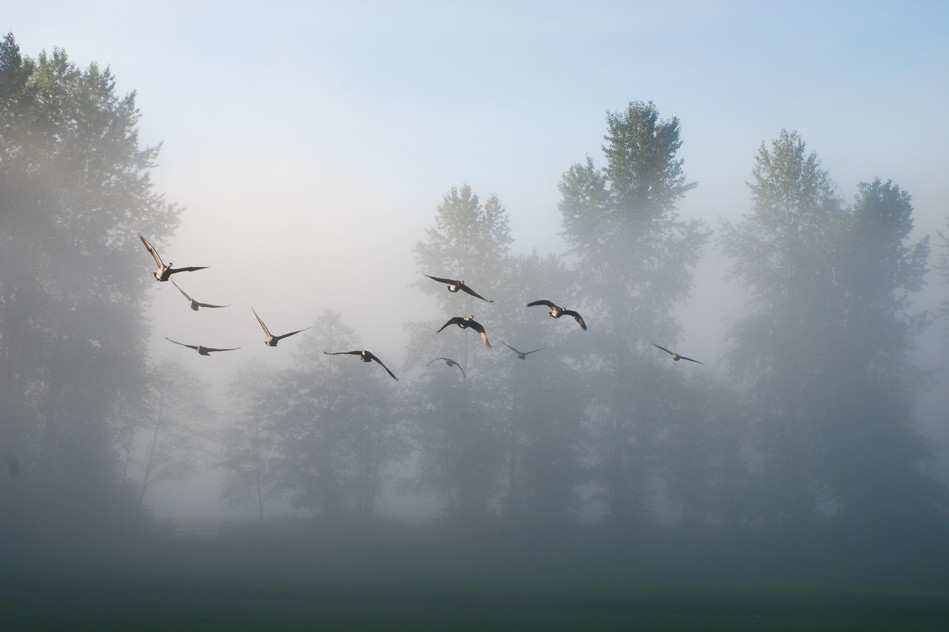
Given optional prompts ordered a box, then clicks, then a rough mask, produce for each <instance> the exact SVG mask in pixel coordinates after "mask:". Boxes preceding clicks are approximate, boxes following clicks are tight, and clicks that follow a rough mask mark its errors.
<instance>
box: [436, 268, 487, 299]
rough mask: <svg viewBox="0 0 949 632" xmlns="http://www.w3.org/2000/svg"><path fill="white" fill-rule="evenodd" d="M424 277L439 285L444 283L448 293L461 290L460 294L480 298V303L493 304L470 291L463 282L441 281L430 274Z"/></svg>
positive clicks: (441, 279)
mask: <svg viewBox="0 0 949 632" xmlns="http://www.w3.org/2000/svg"><path fill="white" fill-rule="evenodd" d="M425 276H427V277H428V278H430V279H432V280H433V281H438V282H439V283H445V284H446V285H447V286H448V291H449V292H457V291H458V290H461V291H462V292H465V293H467V294H470V295H472V296H474V297H475V298H480V299H481V300H482V301H488V302H489V303H493V302H494V301H489V300H488V299H486V298H485V297H483V296H481V295H480V294H478V293H477V292H475V291H474V290H472V289H471V288H470V287H468V286H467V285H465V282H464V281H456V280H455V279H443V278H441V277H433V276H432V275H430V274H426V275H425Z"/></svg>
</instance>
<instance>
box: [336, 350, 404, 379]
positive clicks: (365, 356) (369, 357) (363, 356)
mask: <svg viewBox="0 0 949 632" xmlns="http://www.w3.org/2000/svg"><path fill="white" fill-rule="evenodd" d="M323 353H325V354H326V355H358V356H359V359H360V360H362V361H363V362H372V361H373V360H375V361H376V362H378V363H379V366H381V367H382V368H383V369H385V370H386V373H388V374H389V375H391V376H392V379H393V380H395V381H396V382H398V381H399V378H397V377H396V376H395V373H393V372H392V371H390V370H389V367H387V366H386V365H384V364H383V363H382V360H380V359H379V358H378V357H376V355H375V354H373V353H372V351H366V350H365V349H363V350H362V351H335V352H329V351H324V352H323Z"/></svg>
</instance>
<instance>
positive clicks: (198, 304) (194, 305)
mask: <svg viewBox="0 0 949 632" xmlns="http://www.w3.org/2000/svg"><path fill="white" fill-rule="evenodd" d="M171 284H172V285H174V286H175V287H176V288H178V291H179V292H181V295H182V296H184V297H185V298H186V299H188V303H190V304H191V309H193V310H194V311H198V308H199V307H228V305H211V304H210V303H201V302H198V301H196V300H194V299H193V298H191V296H190V295H189V294H188V293H187V292H185V291H184V290H182V289H181V287H180V286H179V285H178V284H177V283H175V280H174V279H172V280H171Z"/></svg>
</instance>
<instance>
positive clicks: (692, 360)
mask: <svg viewBox="0 0 949 632" xmlns="http://www.w3.org/2000/svg"><path fill="white" fill-rule="evenodd" d="M679 359H680V360H688V361H689V362H695V363H696V364H705V363H704V362H699V361H698V360H694V359H692V358H687V357H685V356H684V355H680V356H679Z"/></svg>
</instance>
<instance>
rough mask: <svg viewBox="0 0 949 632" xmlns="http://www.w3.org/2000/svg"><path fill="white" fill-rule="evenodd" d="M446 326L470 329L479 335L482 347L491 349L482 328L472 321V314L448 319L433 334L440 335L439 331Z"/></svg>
mask: <svg viewBox="0 0 949 632" xmlns="http://www.w3.org/2000/svg"><path fill="white" fill-rule="evenodd" d="M448 325H458V326H459V327H461V328H462V329H467V328H468V327H471V328H472V329H474V330H475V331H477V332H478V333H479V334H481V340H482V341H484V346H485V347H488V348H489V349H490V348H491V341H490V340H488V334H486V333H485V332H484V326H483V325H482V324H481V323H479V322H478V321H476V320H475V319H474V314H472V315H471V316H455V317H454V318H449V319H448V322H447V323H445V324H444V325H442V326H441V329H439V330H438V331H436V332H435V333H436V334H437V333H441V330H442V329H444V328H445V327H447V326H448Z"/></svg>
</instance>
